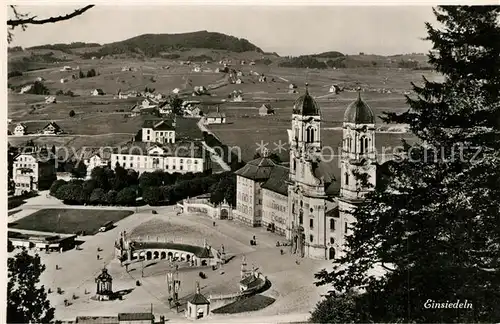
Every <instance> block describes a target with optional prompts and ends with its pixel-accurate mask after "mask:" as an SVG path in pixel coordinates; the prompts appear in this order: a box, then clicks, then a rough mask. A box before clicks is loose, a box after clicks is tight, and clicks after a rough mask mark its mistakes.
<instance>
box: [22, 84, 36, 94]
mask: <svg viewBox="0 0 500 324" xmlns="http://www.w3.org/2000/svg"><path fill="white" fill-rule="evenodd" d="M31 88H33V85H32V84H29V85H27V86H24V87H22V88H21V91H19V93H20V94H23V93H26V92H28V91H30V90H31Z"/></svg>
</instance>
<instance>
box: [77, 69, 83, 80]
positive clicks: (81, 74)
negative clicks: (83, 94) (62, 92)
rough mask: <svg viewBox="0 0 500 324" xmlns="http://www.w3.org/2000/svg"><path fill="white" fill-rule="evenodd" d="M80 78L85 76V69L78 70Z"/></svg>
mask: <svg viewBox="0 0 500 324" xmlns="http://www.w3.org/2000/svg"><path fill="white" fill-rule="evenodd" d="M78 78H80V79H83V78H85V74H84V73H83V71H82V70H80V71H79V72H78Z"/></svg>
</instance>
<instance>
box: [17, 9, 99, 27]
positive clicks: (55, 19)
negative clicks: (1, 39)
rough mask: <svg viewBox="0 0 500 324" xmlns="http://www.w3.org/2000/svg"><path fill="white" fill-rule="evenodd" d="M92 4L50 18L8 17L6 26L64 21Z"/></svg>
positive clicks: (79, 13) (82, 11)
mask: <svg viewBox="0 0 500 324" xmlns="http://www.w3.org/2000/svg"><path fill="white" fill-rule="evenodd" d="M94 6H95V5H88V6H85V7H83V8H80V9H77V10H75V11H74V12H73V13H70V14H67V15H65V16H58V17H50V18H47V19H41V20H36V19H35V18H36V16H33V17H30V18H26V19H9V20H7V26H10V27H11V28H14V27H16V26H22V25H28V24H31V25H43V24H47V23H56V22H59V21H64V20H68V19H71V18H74V17H76V16H79V15H81V14H83V13H84V12H85V11H87V10H89V9H90V8H92V7H94Z"/></svg>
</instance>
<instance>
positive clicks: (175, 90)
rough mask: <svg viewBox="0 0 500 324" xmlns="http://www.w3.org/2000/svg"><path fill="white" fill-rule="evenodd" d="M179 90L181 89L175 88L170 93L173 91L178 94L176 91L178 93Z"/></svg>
mask: <svg viewBox="0 0 500 324" xmlns="http://www.w3.org/2000/svg"><path fill="white" fill-rule="evenodd" d="M179 91H181V90H180V89H179V88H175V89H174V90H172V93H174V94H178V93H179Z"/></svg>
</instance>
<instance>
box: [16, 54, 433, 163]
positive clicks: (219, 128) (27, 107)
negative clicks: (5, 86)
mask: <svg viewBox="0 0 500 324" xmlns="http://www.w3.org/2000/svg"><path fill="white" fill-rule="evenodd" d="M64 65H69V66H71V67H73V68H76V67H79V69H80V70H82V71H83V72H86V71H88V70H89V69H95V70H96V71H97V72H98V73H99V75H98V76H96V77H92V78H82V79H75V80H73V79H72V78H71V75H73V74H76V75H78V71H75V70H74V71H60V68H61V67H62V66H64ZM193 65H194V64H193ZM193 65H191V66H189V65H182V64H180V63H179V62H178V61H173V60H167V59H162V58H157V59H150V60H148V61H143V60H139V59H103V60H99V59H97V60H84V59H75V60H73V61H71V62H69V63H68V62H61V63H60V66H57V67H55V66H53V67H50V68H47V69H43V70H37V71H31V72H25V73H24V74H23V75H22V76H18V77H12V78H10V79H9V83H10V84H13V85H21V84H24V83H26V82H29V81H31V82H32V81H34V79H35V78H36V77H43V78H44V79H45V81H44V83H45V85H46V86H47V87H48V88H49V90H50V91H51V93H55V92H56V91H58V90H63V91H68V90H71V91H73V92H74V93H75V94H77V95H78V96H77V97H66V96H57V103H55V104H44V96H36V95H27V94H22V95H21V94H12V93H10V94H9V96H8V104H9V109H8V116H9V118H11V119H12V120H13V122H12V124H11V125H10V129H11V131H12V129H13V127H14V126H15V123H16V122H21V121H22V122H24V123H25V124H26V125H27V126H28V130H37V129H40V128H42V127H43V126H45V125H46V124H47V123H48V122H49V121H55V122H56V123H57V124H58V125H59V126H61V128H62V129H63V130H64V131H65V132H66V133H67V134H66V135H65V136H63V137H57V138H47V137H40V136H38V137H35V141H38V142H46V143H48V144H49V145H52V144H55V143H57V144H59V145H68V144H70V145H73V146H77V145H85V146H94V145H89V144H87V143H89V142H92V144H95V145H96V146H103V145H114V144H116V143H122V142H124V141H127V140H130V139H131V137H132V136H133V135H135V134H136V133H137V132H138V131H139V129H140V128H141V125H142V123H143V121H144V119H146V118H150V117H145V116H137V117H127V116H126V115H127V112H128V111H129V110H130V109H131V107H132V106H133V105H134V104H136V103H139V102H141V101H142V98H129V99H114V96H115V95H116V93H117V92H118V91H119V90H122V91H124V92H127V91H131V90H137V91H141V90H143V89H144V88H145V87H148V88H154V89H156V92H159V93H163V94H165V95H168V94H171V92H172V90H173V89H175V88H179V89H181V93H185V94H187V96H186V95H185V96H183V98H184V99H185V100H200V101H202V103H203V104H204V107H205V108H204V112H205V113H206V112H210V111H214V110H215V106H216V105H220V109H221V111H222V112H224V113H225V114H226V116H227V121H228V124H225V125H210V126H209V128H210V129H211V130H213V132H214V133H215V134H216V135H217V136H218V137H219V138H220V139H221V141H222V142H223V143H224V144H227V145H229V146H237V147H239V149H240V150H241V158H242V159H243V160H244V161H248V160H250V159H251V158H253V155H254V154H255V151H256V149H257V148H258V147H257V145H256V143H260V141H264V142H265V143H266V142H267V143H269V145H268V146H267V148H268V149H270V150H271V151H272V150H273V149H275V146H274V143H276V144H277V145H278V144H279V143H280V141H281V143H287V142H288V138H287V132H286V130H287V129H288V128H289V127H290V119H291V111H292V107H293V103H294V101H295V100H296V99H297V98H298V97H299V96H300V95H301V94H302V93H303V92H304V90H305V84H306V83H308V84H309V86H308V88H309V92H310V93H311V95H312V96H314V97H315V98H316V101H317V102H318V104H319V105H320V107H321V113H322V134H321V136H322V142H323V145H325V146H329V147H331V148H332V149H334V150H335V151H337V148H338V147H339V143H340V142H341V130H340V127H341V125H342V120H343V115H344V112H345V109H346V108H347V106H348V105H349V104H350V103H351V102H352V101H354V100H355V99H356V97H357V95H358V94H357V93H356V92H348V91H344V92H341V93H340V94H334V93H330V92H329V88H330V86H331V85H333V84H337V85H339V86H345V87H348V88H353V87H356V86H360V87H361V88H362V89H363V91H362V93H361V95H362V97H363V99H364V100H365V101H366V102H367V103H368V104H369V105H370V106H371V108H372V109H373V111H374V112H375V114H376V115H377V116H381V115H382V114H383V113H384V112H403V111H405V110H406V109H407V104H406V98H405V95H404V94H405V93H408V91H409V90H410V89H411V83H412V82H415V83H419V82H421V81H422V80H423V79H422V77H423V76H425V77H426V78H427V79H429V80H440V79H441V77H440V76H439V75H437V74H436V73H434V72H432V71H416V70H410V69H400V68H386V67H378V68H377V67H367V68H345V69H329V70H315V69H294V68H282V67H277V66H276V65H275V64H273V65H270V66H266V65H253V66H251V65H235V66H232V67H231V68H234V69H236V70H238V71H241V72H242V73H243V76H241V77H239V78H240V79H241V80H242V81H243V83H242V84H230V83H229V82H228V77H227V75H224V74H222V73H214V72H194V71H193V67H194V66H193ZM199 65H201V70H202V71H203V70H206V69H211V70H212V71H214V70H215V69H216V68H218V67H219V68H220V67H221V66H220V65H219V64H217V63H208V64H204V63H203V64H199ZM122 67H129V68H132V69H133V70H132V71H122ZM167 67H168V68H167ZM260 74H264V75H266V76H267V82H264V83H261V82H258V78H259V77H258V75H260ZM61 78H67V79H68V82H67V83H60V81H59V80H60V79H61ZM272 79H274V81H272ZM291 83H294V84H296V85H297V89H296V91H297V92H298V93H293V94H290V93H288V90H289V85H290V84H291ZM213 84H225V85H224V86H221V87H219V88H217V89H214V90H211V94H212V96H210V97H207V96H204V97H192V96H191V95H190V94H191V91H192V90H193V88H194V87H195V86H201V85H203V86H205V87H209V86H210V85H213ZM94 88H101V89H103V90H104V92H105V93H106V95H104V96H97V97H94V96H90V91H91V90H92V89H94ZM234 90H241V91H242V93H243V98H244V101H243V102H230V101H229V99H228V95H229V94H230V93H231V92H232V91H234ZM263 103H270V104H271V105H272V106H273V108H274V109H275V112H276V114H275V115H274V116H267V117H260V116H258V108H259V107H260V106H261V105H262V104H263ZM34 104H39V106H38V107H36V108H35V109H33V108H32V106H33V105H34ZM71 110H73V111H74V112H75V116H74V117H69V112H70V111H71ZM376 122H377V124H379V125H381V120H380V119H378V118H377V121H376ZM195 123H196V120H191V121H188V122H184V121H178V128H179V135H178V136H179V137H185V136H189V137H196V138H201V134H200V133H199V131H198V128H197V126H196V124H195ZM27 138H28V137H22V139H18V138H15V137H10V138H9V142H11V144H12V145H14V143H16V142H19V141H21V142H23V141H26V140H27ZM402 138H403V139H410V140H412V136H411V135H410V134H403V133H386V132H381V133H378V134H377V140H376V144H377V148H378V149H379V150H380V149H381V148H382V147H394V146H398V145H400V144H401V139H402ZM56 146H58V145H56ZM278 153H279V155H280V156H281V157H282V159H283V160H287V159H288V153H287V152H286V151H283V152H278Z"/></svg>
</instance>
